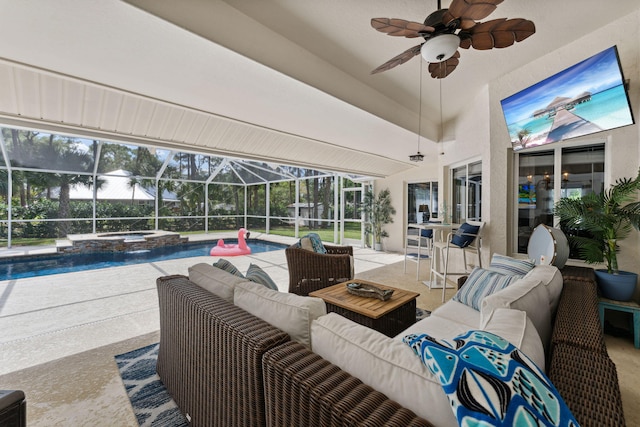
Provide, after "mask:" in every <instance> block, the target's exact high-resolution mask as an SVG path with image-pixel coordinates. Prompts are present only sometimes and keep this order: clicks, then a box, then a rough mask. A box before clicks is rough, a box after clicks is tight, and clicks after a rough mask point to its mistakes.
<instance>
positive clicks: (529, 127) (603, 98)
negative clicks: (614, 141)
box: [500, 46, 634, 150]
mask: <svg viewBox="0 0 640 427" xmlns="http://www.w3.org/2000/svg"><path fill="white" fill-rule="evenodd" d="M500 104H501V105H502V112H503V113H504V117H505V120H506V122H507V128H508V130H509V137H510V138H511V144H512V146H513V149H514V150H522V149H524V148H530V147H535V146H539V145H544V144H549V143H551V142H556V141H562V140H565V139H569V138H576V137H579V136H584V135H589V134H592V133H596V132H602V131H606V130H609V129H614V128H618V127H622V126H627V125H632V124H634V119H633V114H632V111H631V106H630V103H629V97H628V94H627V91H626V88H625V80H624V76H623V74H622V68H621V67H620V60H619V58H618V50H617V48H616V46H612V47H610V48H608V49H606V50H604V51H602V52H600V53H598V54H596V55H593V56H592V57H590V58H587V59H585V60H584V61H582V62H579V63H577V64H575V65H573V66H572V67H569V68H567V69H566V70H563V71H561V72H559V73H557V74H555V75H553V76H551V77H549V78H547V79H545V80H542V81H541V82H539V83H536V84H535V85H533V86H530V87H528V88H527V89H524V90H522V91H520V92H518V93H516V94H514V95H511V96H510V97H508V98H505V99H503V100H502V101H500Z"/></svg>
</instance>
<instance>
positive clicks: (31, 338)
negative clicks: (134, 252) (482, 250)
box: [0, 235, 403, 375]
mask: <svg viewBox="0 0 640 427" xmlns="http://www.w3.org/2000/svg"><path fill="white" fill-rule="evenodd" d="M218 237H227V236H225V235H222V236H216V238H218ZM252 237H253V236H252ZM256 237H259V236H256ZM264 237H265V239H268V240H269V241H274V242H278V243H285V244H290V243H292V242H293V241H295V239H292V238H288V237H280V236H273V235H269V236H264ZM205 238H206V239H211V238H212V235H199V236H193V237H190V239H191V240H192V241H195V240H202V239H205ZM48 250H49V252H51V248H49V249H48ZM19 251H20V252H22V253H34V252H37V253H39V254H42V253H47V249H46V248H37V249H34V248H14V249H11V250H7V249H5V250H4V251H2V253H1V254H0V256H6V255H7V254H8V253H9V252H12V253H13V254H15V253H17V252H19ZM229 259H230V260H231V261H232V262H233V263H234V265H236V266H237V267H238V268H239V270H240V271H241V272H243V273H244V272H246V271H247V269H248V267H249V264H250V263H254V264H257V265H258V266H260V267H261V268H263V269H264V270H265V271H266V272H267V273H268V274H269V275H270V276H271V277H272V278H273V279H274V281H275V282H276V283H277V284H278V287H279V289H280V290H281V291H285V292H286V291H287V290H288V280H289V276H288V271H287V262H286V258H285V255H284V250H278V251H272V252H264V253H256V254H251V255H247V256H240V257H235V258H229ZM355 259H356V261H355V268H356V272H357V273H360V272H364V271H367V270H370V269H372V268H377V267H381V266H384V265H387V264H390V263H395V262H398V261H401V260H402V259H403V257H402V256H401V255H398V254H388V253H383V252H375V251H372V250H368V249H356V250H355ZM215 260H217V258H214V257H210V256H203V257H194V258H185V259H176V260H168V261H159V262H151V263H145V264H136V265H131V266H122V267H112V268H108V269H100V270H88V271H80V272H73V273H64V274H56V275H49V276H39V277H33V278H26V279H16V280H8V281H0V375H3V374H6V373H9V372H14V371H17V370H21V369H25V368H29V367H31V366H35V365H40V364H43V363H46V362H49V361H51V360H56V359H59V358H64V357H68V356H71V355H73V354H77V353H81V352H84V351H88V350H91V349H94V348H98V347H102V346H105V345H109V344H112V343H116V342H120V341H124V340H127V339H130V338H133V337H136V336H141V335H145V334H148V333H151V332H156V331H158V330H159V318H158V300H157V293H156V284H155V281H156V279H157V278H158V277H160V276H165V275H171V274H184V275H188V268H189V266H191V265H194V264H196V263H200V262H205V263H212V262H214V261H215Z"/></svg>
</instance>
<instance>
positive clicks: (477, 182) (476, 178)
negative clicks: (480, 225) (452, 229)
mask: <svg viewBox="0 0 640 427" xmlns="http://www.w3.org/2000/svg"><path fill="white" fill-rule="evenodd" d="M451 178H452V182H453V194H452V196H453V204H452V205H451V206H447V205H444V206H443V207H445V209H446V210H448V211H449V212H450V214H445V215H444V216H445V217H446V216H449V215H451V221H452V222H453V223H462V222H464V221H466V220H471V221H480V220H482V162H480V161H478V162H473V163H468V164H466V165H463V166H459V167H456V168H453V169H452V171H451Z"/></svg>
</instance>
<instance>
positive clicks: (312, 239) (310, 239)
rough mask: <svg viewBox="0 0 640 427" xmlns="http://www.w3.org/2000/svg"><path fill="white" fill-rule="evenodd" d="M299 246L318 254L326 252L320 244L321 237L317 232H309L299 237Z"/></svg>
mask: <svg viewBox="0 0 640 427" xmlns="http://www.w3.org/2000/svg"><path fill="white" fill-rule="evenodd" d="M299 243H300V247H301V248H302V249H306V250H312V251H313V252H316V253H319V254H326V253H327V250H326V249H325V247H324V245H323V244H322V239H321V238H320V236H319V235H318V234H317V233H309V234H307V235H306V236H304V237H302V238H301V239H300V242H299Z"/></svg>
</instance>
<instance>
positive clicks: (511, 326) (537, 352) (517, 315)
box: [482, 308, 546, 371]
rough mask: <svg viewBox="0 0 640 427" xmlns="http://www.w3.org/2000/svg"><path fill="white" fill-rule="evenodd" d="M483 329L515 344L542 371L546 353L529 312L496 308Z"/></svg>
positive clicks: (486, 320)
mask: <svg viewBox="0 0 640 427" xmlns="http://www.w3.org/2000/svg"><path fill="white" fill-rule="evenodd" d="M482 330H484V331H487V332H491V333H493V334H496V335H498V336H499V337H502V338H504V339H505V340H507V341H509V342H510V343H511V344H513V345H515V346H516V347H518V349H520V351H522V352H523V353H524V354H526V355H527V356H529V359H531V360H532V361H533V363H535V364H536V365H537V366H538V368H540V369H541V370H542V371H546V370H545V355H544V348H543V346H542V340H541V339H540V335H538V331H537V330H536V328H535V326H534V325H533V323H532V322H531V319H529V318H528V317H527V313H525V312H524V311H521V310H513V309H509V308H496V309H495V310H493V311H492V312H491V314H489V316H487V318H486V319H485V323H484V324H483V325H482Z"/></svg>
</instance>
